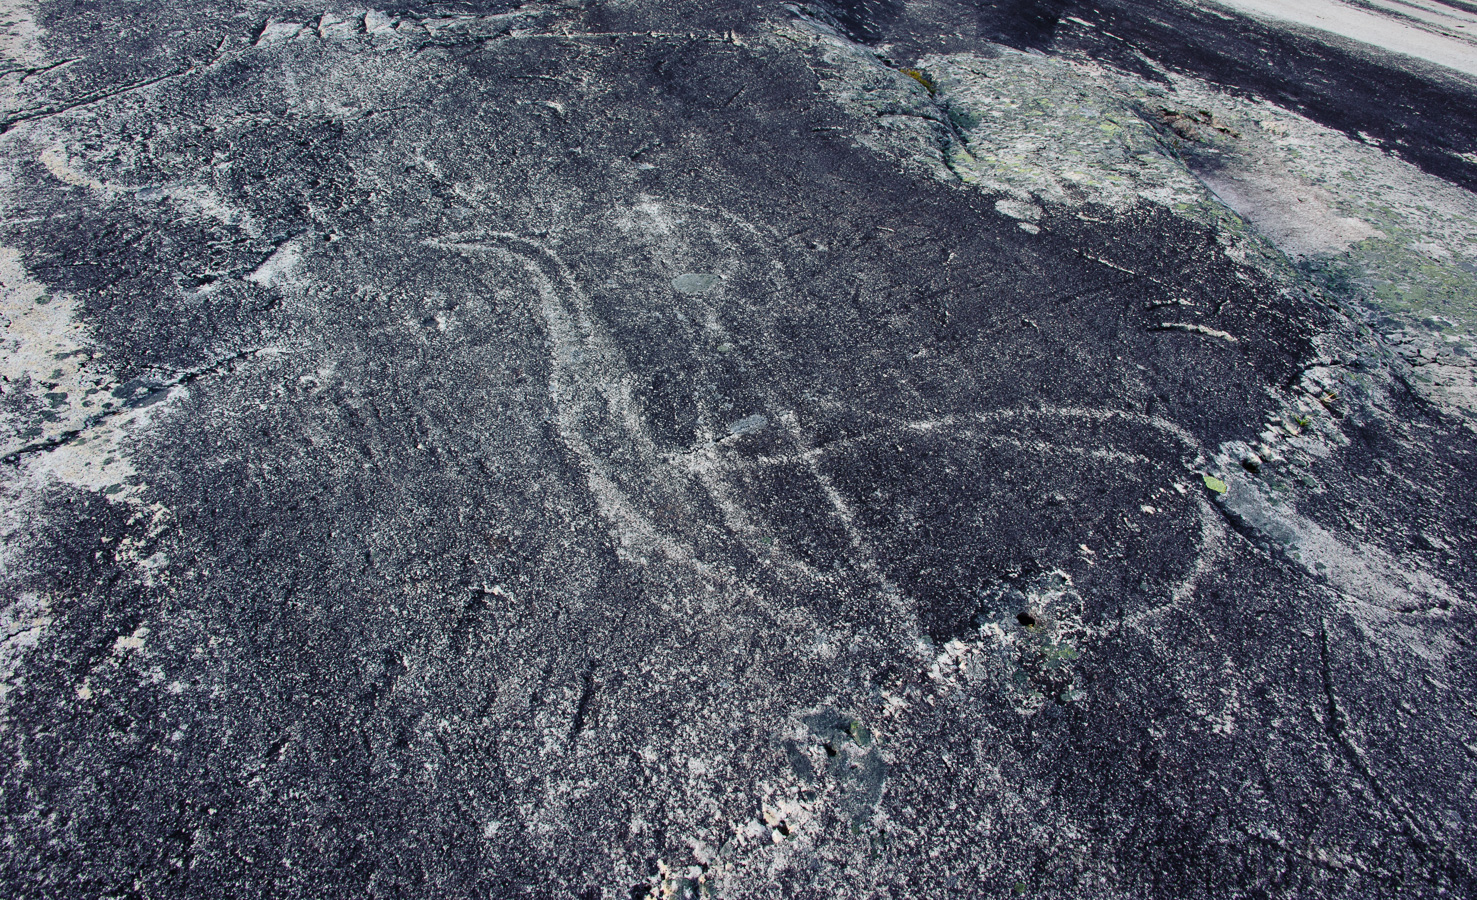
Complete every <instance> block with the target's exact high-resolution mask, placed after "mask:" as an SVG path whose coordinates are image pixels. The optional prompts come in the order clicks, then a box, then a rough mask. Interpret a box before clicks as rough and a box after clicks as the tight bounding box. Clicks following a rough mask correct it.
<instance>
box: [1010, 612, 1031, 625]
mask: <svg viewBox="0 0 1477 900" xmlns="http://www.w3.org/2000/svg"><path fill="white" fill-rule="evenodd" d="M1015 620H1016V621H1017V622H1019V623H1021V624H1022V625H1024V626H1025V627H1027V628H1030V627H1031V626H1032V625H1035V624H1036V617H1035V616H1033V615H1031V614H1030V613H1028V612H1023V613H1016V614H1015Z"/></svg>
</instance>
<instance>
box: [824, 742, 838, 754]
mask: <svg viewBox="0 0 1477 900" xmlns="http://www.w3.org/2000/svg"><path fill="white" fill-rule="evenodd" d="M826 755H827V756H835V755H836V748H835V747H832V746H831V745H830V744H827V745H826Z"/></svg>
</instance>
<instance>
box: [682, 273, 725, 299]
mask: <svg viewBox="0 0 1477 900" xmlns="http://www.w3.org/2000/svg"><path fill="white" fill-rule="evenodd" d="M722 281H723V277H722V276H721V275H711V274H707V273H703V272H685V273H683V274H681V275H678V276H677V277H676V278H673V279H672V290H674V291H676V292H677V293H679V294H706V293H707V292H708V291H711V290H712V289H713V288H715V287H717V286H718V285H719V284H720V283H722Z"/></svg>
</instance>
